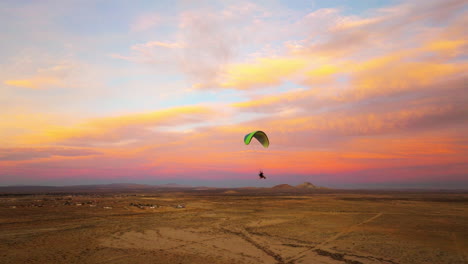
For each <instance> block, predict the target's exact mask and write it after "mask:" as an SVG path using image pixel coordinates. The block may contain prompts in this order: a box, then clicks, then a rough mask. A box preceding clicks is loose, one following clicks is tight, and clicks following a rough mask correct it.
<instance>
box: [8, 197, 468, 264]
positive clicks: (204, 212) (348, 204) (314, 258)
mask: <svg viewBox="0 0 468 264" xmlns="http://www.w3.org/2000/svg"><path fill="white" fill-rule="evenodd" d="M439 196H440V197H439ZM439 196H438V197H436V198H437V199H439V200H437V199H436V200H434V199H435V198H434V196H433V195H432V196H430V197H429V196H428V195H425V194H420V195H416V196H415V195H406V196H405V194H394V195H386V196H379V195H368V194H363V195H359V194H353V195H350V194H318V195H302V196H291V195H289V196H254V195H249V196H243V195H219V194H217V195H188V194H183V193H165V194H158V195H152V194H145V196H142V195H138V196H125V195H118V196H109V195H108V196H103V197H87V196H86V195H81V196H73V197H71V198H70V197H69V198H67V199H68V200H67V201H69V202H67V203H66V204H67V205H64V202H63V201H64V200H63V199H65V198H64V197H59V196H44V195H42V196H41V195H35V196H22V197H8V196H4V197H2V198H0V200H1V203H0V239H1V241H2V243H1V244H0V252H1V253H0V263H203V264H206V263H278V264H280V263H281V264H285V263H291V264H292V263H294V264H299V263H354V264H357V263H392V264H395V263H466V259H467V257H466V256H467V253H468V225H467V224H466V223H468V206H467V205H468V197H467V196H463V195H461V196H460V195H457V196H454V195H452V196H451V195H449V194H440V195H439ZM453 197H455V198H456V200H455V202H454V201H453V200H450V199H452V198H453ZM448 198H450V199H448ZM91 200H92V204H91V202H89V201H91ZM38 203H39V204H40V205H41V206H40V207H39V206H31V205H32V204H36V205H37V204H38ZM78 204H79V205H78ZM130 204H157V205H158V206H157V207H155V208H149V207H143V208H140V207H136V206H130ZM177 204H185V205H186V208H180V209H177V208H174V205H177ZM104 207H107V209H104Z"/></svg>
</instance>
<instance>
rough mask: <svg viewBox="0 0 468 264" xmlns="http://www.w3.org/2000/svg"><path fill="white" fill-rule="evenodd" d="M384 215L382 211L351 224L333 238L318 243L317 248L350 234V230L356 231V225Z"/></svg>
mask: <svg viewBox="0 0 468 264" xmlns="http://www.w3.org/2000/svg"><path fill="white" fill-rule="evenodd" d="M382 215H383V213H382V212H380V213H378V214H376V215H374V216H373V217H371V218H369V219H367V220H364V221H362V222H361V223H359V224H356V225H353V226H350V227H348V228H346V229H345V230H343V231H341V232H339V233H338V234H336V235H334V236H332V237H331V238H329V239H327V240H325V241H323V242H322V243H320V244H319V245H317V246H316V248H320V247H323V246H324V245H326V244H328V243H330V242H333V241H335V240H337V239H338V238H340V237H341V236H343V235H346V234H349V233H350V232H352V231H354V230H355V229H356V227H358V226H361V225H363V224H367V223H369V222H372V221H374V220H375V219H377V218H379V217H381V216H382Z"/></svg>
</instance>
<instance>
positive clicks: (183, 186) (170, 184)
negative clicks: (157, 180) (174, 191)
mask: <svg viewBox="0 0 468 264" xmlns="http://www.w3.org/2000/svg"><path fill="white" fill-rule="evenodd" d="M157 186H158V187H160V188H193V187H192V186H190V185H184V184H177V183H166V184H160V185H157Z"/></svg>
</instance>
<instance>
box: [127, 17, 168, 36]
mask: <svg viewBox="0 0 468 264" xmlns="http://www.w3.org/2000/svg"><path fill="white" fill-rule="evenodd" d="M160 23H161V16H160V15H159V14H156V13H147V14H142V15H140V16H138V17H137V18H136V19H135V21H134V22H133V23H132V24H131V26H130V28H131V30H132V31H136V32H140V31H147V30H149V29H152V28H154V27H156V26H158V25H159V24H160Z"/></svg>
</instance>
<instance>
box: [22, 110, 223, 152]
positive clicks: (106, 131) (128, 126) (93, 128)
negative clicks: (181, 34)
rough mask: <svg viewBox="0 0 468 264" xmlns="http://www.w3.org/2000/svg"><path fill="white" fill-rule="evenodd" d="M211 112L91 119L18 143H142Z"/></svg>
mask: <svg viewBox="0 0 468 264" xmlns="http://www.w3.org/2000/svg"><path fill="white" fill-rule="evenodd" d="M214 114H215V112H213V110H212V109H210V108H207V107H202V106H186V107H175V108H170V109H165V110H159V111H154V112H148V113H140V114H129V115H121V116H116V117H103V118H95V119H90V120H88V121H87V122H84V123H81V124H77V125H74V126H69V127H66V126H56V127H47V128H44V130H43V131H42V133H39V134H34V135H32V134H26V135H20V136H18V137H17V140H18V141H19V142H23V143H24V142H27V143H28V144H44V143H46V142H48V143H56V144H57V143H66V142H68V144H71V145H93V144H109V145H110V146H112V145H115V146H118V145H121V144H120V143H123V144H124V143H125V142H130V143H131V142H133V140H136V141H142V140H145V139H147V138H150V137H153V136H156V135H157V134H158V133H157V132H158V130H161V129H163V128H164V127H168V126H172V127H177V126H179V125H187V124H192V125H193V124H197V123H198V124H199V123H200V122H203V121H204V120H206V116H207V115H214Z"/></svg>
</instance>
